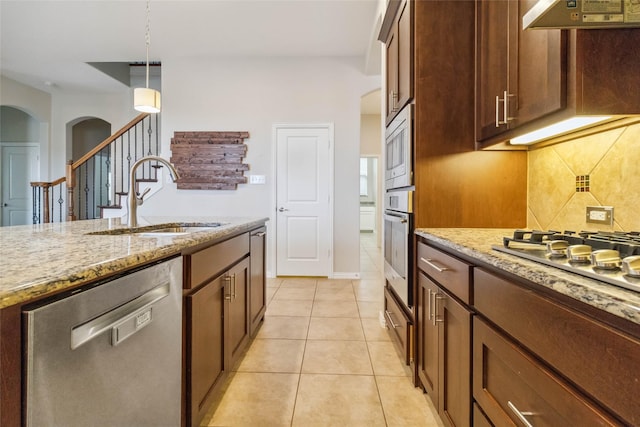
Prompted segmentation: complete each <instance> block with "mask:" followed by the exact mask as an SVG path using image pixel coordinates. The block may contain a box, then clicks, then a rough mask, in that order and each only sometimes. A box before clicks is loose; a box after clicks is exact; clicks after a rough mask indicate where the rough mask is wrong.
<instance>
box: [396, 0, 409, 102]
mask: <svg viewBox="0 0 640 427" xmlns="http://www.w3.org/2000/svg"><path fill="white" fill-rule="evenodd" d="M411 8H412V2H411V1H410V0H405V1H403V2H402V4H401V5H400V8H399V9H398V16H397V21H398V22H397V27H396V28H397V30H396V36H397V39H398V42H397V44H398V58H397V61H398V68H397V73H398V74H397V79H398V80H397V84H396V89H397V91H398V95H397V97H398V99H397V105H396V111H400V110H401V109H402V107H404V106H405V105H406V104H407V103H408V102H409V100H411V98H413V17H412V13H411Z"/></svg>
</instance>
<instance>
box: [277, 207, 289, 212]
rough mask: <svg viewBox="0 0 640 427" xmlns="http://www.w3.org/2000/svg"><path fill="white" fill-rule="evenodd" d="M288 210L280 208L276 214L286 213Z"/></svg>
mask: <svg viewBox="0 0 640 427" xmlns="http://www.w3.org/2000/svg"><path fill="white" fill-rule="evenodd" d="M288 210H289V209H286V208H280V209H278V212H284V211H288Z"/></svg>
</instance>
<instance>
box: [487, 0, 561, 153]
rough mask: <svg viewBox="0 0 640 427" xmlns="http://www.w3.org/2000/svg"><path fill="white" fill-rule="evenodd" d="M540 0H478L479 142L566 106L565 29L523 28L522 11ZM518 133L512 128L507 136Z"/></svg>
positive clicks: (523, 12) (524, 11)
mask: <svg viewBox="0 0 640 427" xmlns="http://www.w3.org/2000/svg"><path fill="white" fill-rule="evenodd" d="M536 1H537V0H522V1H513V0H512V1H504V0H498V1H495V0H477V1H476V51H477V52H478V54H477V57H476V88H477V89H476V139H477V140H478V141H485V140H487V139H490V138H492V137H496V138H497V137H498V136H499V135H501V134H504V133H505V132H507V131H512V130H514V129H517V128H519V127H522V126H523V125H526V124H529V123H531V122H533V121H535V120H537V119H540V118H542V117H544V116H546V115H548V114H551V113H554V112H557V111H560V110H562V109H563V108H565V107H566V105H567V104H566V101H567V98H566V94H567V87H566V76H567V74H566V70H567V68H566V65H567V62H566V54H567V52H566V34H565V33H563V32H561V30H545V31H533V30H526V31H525V30H523V29H522V24H521V23H522V16H523V15H524V14H525V13H526V12H527V11H528V10H529V9H530V8H531V7H532V6H533V5H534V4H535V3H536ZM520 133H523V132H520ZM517 134H518V133H515V132H510V134H508V135H505V137H504V138H503V139H507V138H511V137H513V136H516V135H517Z"/></svg>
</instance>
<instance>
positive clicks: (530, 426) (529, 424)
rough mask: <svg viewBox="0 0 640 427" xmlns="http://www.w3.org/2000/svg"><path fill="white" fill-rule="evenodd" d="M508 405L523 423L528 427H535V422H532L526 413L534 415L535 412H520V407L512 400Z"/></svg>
mask: <svg viewBox="0 0 640 427" xmlns="http://www.w3.org/2000/svg"><path fill="white" fill-rule="evenodd" d="M507 406H508V407H509V409H511V411H512V412H513V413H514V414H515V415H516V417H518V419H519V420H520V421H522V424H524V425H525V426H526V427H533V424H531V423H530V422H529V420H527V418H526V417H525V415H533V412H520V411H519V410H518V408H516V405H514V404H513V403H511V401H510V400H509V401H508V402H507Z"/></svg>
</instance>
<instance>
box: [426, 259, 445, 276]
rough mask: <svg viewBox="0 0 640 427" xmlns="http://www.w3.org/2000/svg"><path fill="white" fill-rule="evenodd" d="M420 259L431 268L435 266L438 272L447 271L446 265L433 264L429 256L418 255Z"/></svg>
mask: <svg viewBox="0 0 640 427" xmlns="http://www.w3.org/2000/svg"><path fill="white" fill-rule="evenodd" d="M420 261H422V262H424V263H425V264H427V265H428V266H429V267H431V268H435V269H436V270H437V271H438V273H444V272H445V271H449V268H447V267H438V266H437V265H435V264H434V263H433V260H432V259H431V258H424V257H420Z"/></svg>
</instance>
